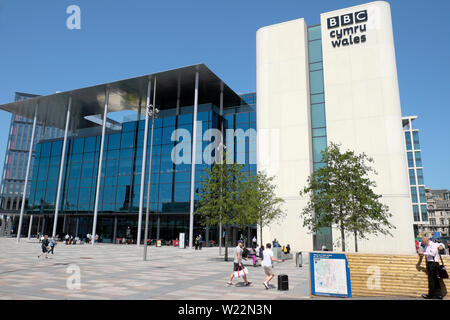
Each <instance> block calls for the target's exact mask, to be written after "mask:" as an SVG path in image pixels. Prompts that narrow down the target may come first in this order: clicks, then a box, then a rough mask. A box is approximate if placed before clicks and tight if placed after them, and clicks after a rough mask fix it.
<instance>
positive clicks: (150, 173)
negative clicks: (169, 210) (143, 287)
mask: <svg viewBox="0 0 450 320" xmlns="http://www.w3.org/2000/svg"><path fill="white" fill-rule="evenodd" d="M149 96H150V95H149ZM149 112H150V103H148V108H147V114H148V113H149ZM151 113H152V131H151V136H150V156H149V160H148V181H147V207H146V208H145V235H144V261H146V260H147V238H148V219H149V212H150V188H151V179H152V157H153V128H154V127H155V117H156V113H157V109H156V77H155V81H154V83H153V104H152V111H151ZM158 238H159V235H158V237H157V239H158Z"/></svg>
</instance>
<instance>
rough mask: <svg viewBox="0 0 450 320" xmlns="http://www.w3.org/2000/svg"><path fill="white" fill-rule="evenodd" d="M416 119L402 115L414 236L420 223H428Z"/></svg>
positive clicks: (419, 228) (417, 232)
mask: <svg viewBox="0 0 450 320" xmlns="http://www.w3.org/2000/svg"><path fill="white" fill-rule="evenodd" d="M416 119H417V116H406V117H402V125H403V131H404V132H405V142H406V154H407V159H408V172H409V185H410V188H411V201H412V215H413V218H414V236H417V235H418V234H419V233H420V230H421V226H422V225H425V224H428V212H427V197H426V194H425V181H424V178H423V163H422V150H421V148H420V141H419V129H417V128H414V126H413V121H414V120H416Z"/></svg>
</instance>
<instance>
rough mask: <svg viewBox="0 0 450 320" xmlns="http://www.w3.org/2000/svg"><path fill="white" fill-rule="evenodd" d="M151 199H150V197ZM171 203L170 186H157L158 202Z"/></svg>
mask: <svg viewBox="0 0 450 320" xmlns="http://www.w3.org/2000/svg"><path fill="white" fill-rule="evenodd" d="M150 199H151V197H150ZM171 201H172V184H160V185H159V202H163V203H164V202H171Z"/></svg>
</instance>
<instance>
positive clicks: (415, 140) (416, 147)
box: [413, 131, 420, 150]
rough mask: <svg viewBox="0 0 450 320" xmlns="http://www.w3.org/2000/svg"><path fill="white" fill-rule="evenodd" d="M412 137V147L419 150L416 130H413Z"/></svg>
mask: <svg viewBox="0 0 450 320" xmlns="http://www.w3.org/2000/svg"><path fill="white" fill-rule="evenodd" d="M413 139H414V149H416V150H419V149H420V143H419V132H418V131H413Z"/></svg>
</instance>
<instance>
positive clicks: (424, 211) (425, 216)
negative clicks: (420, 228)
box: [420, 205, 428, 221]
mask: <svg viewBox="0 0 450 320" xmlns="http://www.w3.org/2000/svg"><path fill="white" fill-rule="evenodd" d="M420 210H421V211H422V221H428V212H427V206H426V205H422V206H420Z"/></svg>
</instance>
